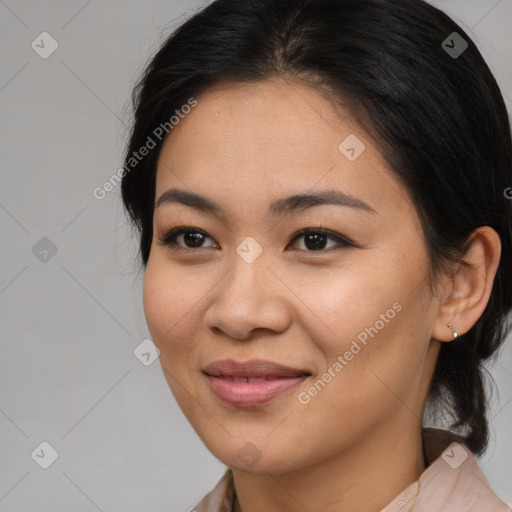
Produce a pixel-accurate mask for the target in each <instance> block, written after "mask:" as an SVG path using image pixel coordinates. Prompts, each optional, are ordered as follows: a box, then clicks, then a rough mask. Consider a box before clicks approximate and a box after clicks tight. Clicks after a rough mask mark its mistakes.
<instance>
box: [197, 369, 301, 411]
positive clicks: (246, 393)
mask: <svg viewBox="0 0 512 512" xmlns="http://www.w3.org/2000/svg"><path fill="white" fill-rule="evenodd" d="M206 377H207V378H208V381H209V382H210V387H211V389H212V391H213V392H214V393H215V395H217V396H218V397H219V398H220V399H221V400H223V401H224V402H227V403H228V404H230V405H234V406H236V407H254V406H257V405H262V404H265V403H267V402H269V401H270V400H272V399H274V398H276V397H277V396H279V395H281V394H282V393H284V392H285V391H288V390H289V389H291V388H294V387H295V386H298V385H299V384H300V383H301V382H303V381H304V380H306V379H307V376H305V375H303V376H301V377H282V378H279V379H274V380H261V381H256V382H233V381H230V380H227V379H222V378H220V377H212V376H211V375H207V376H206Z"/></svg>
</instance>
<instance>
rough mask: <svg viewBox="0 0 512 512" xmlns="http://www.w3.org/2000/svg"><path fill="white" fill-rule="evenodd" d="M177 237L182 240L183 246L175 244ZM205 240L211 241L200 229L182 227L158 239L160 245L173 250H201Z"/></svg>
mask: <svg viewBox="0 0 512 512" xmlns="http://www.w3.org/2000/svg"><path fill="white" fill-rule="evenodd" d="M178 237H180V238H181V239H182V240H183V242H184V243H185V246H182V245H180V244H177V243H176V239H177V238H178ZM205 238H210V239H211V240H213V238H211V237H209V236H208V235H207V234H206V233H205V232H204V231H202V230H201V229H198V228H193V227H184V226H182V227H179V228H174V229H171V230H170V231H168V232H167V233H165V234H164V235H163V236H162V237H160V238H159V241H160V244H161V245H165V246H168V247H171V248H173V249H174V248H178V249H194V248H196V249H197V248H199V249H202V248H203V246H202V245H201V244H202V242H203V241H204V239H205Z"/></svg>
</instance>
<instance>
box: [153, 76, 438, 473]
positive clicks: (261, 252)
mask: <svg viewBox="0 0 512 512" xmlns="http://www.w3.org/2000/svg"><path fill="white" fill-rule="evenodd" d="M197 102H198V103H197V106H195V107H194V108H192V109H190V110H191V111H190V113H188V114H187V115H186V116H185V115H183V114H182V115H183V117H184V118H183V119H181V120H180V122H179V124H178V125H176V126H175V127H174V129H173V130H172V132H171V133H170V135H169V136H168V137H167V139H166V141H165V143H164V145H163V147H162V150H161V153H160V156H159V161H158V168H157V176H156V201H157V202H158V199H160V198H161V197H162V195H163V194H164V193H166V192H167V191H169V190H170V189H176V190H179V191H182V192H184V193H187V194H197V195H200V196H203V197H204V198H207V200H208V201H209V202H210V203H212V204H213V203H214V204H215V205H217V208H218V210H216V211H215V212H213V211H212V210H211V209H210V210H208V209H206V208H199V207H194V206H192V205H190V204H189V205H186V204H184V203H182V202H179V201H177V200H176V195H174V196H173V197H171V194H167V197H166V198H165V197H164V198H162V200H161V201H160V203H159V205H158V206H157V207H156V208H155V214H154V234H153V241H152V246H151V252H150V256H149V261H148V264H147V268H146V272H145V278H144V308H145V314H146V319H147V322H148V326H149V329H150V332H151V335H152V338H153V341H154V343H155V344H156V345H157V347H158V348H159V349H160V363H161V365H162V368H163V370H164V373H165V376H166V378H167V381H168V383H169V385H170V387H171V389H172V392H173V394H174V396H175V397H176V400H177V402H178V404H179V406H180V407H181V409H182V410H183V412H184V414H185V415H186V417H187V419H188V420H189V421H190V423H191V425H192V426H193V428H194V429H195V431H196V432H197V434H198V435H199V436H200V437H201V439H202V440H203V442H204V443H205V444H206V446H207V447H208V448H209V449H210V450H211V452H212V453H213V454H214V455H215V456H216V457H217V458H219V459H220V460H221V461H222V462H224V463H225V464H226V465H228V466H230V467H232V468H234V469H239V470H243V471H249V472H253V473H258V472H266V471H269V470H271V471H272V472H273V473H274V474H278V473H282V472H286V471H291V470H292V469H297V468H302V467H306V466H308V465H311V464H314V463H317V462H320V461H322V460H327V459H328V458H330V457H333V456H335V455H337V454H339V455H342V454H343V453H348V450H349V448H350V449H355V448H356V447H360V446H362V445H363V444H365V443H374V446H375V447H376V446H378V443H379V442H382V441H383V440H384V439H389V437H390V436H393V435H396V434H397V433H400V432H402V431H403V430H404V429H408V428H409V429H419V427H420V426H421V419H422V413H423V407H424V400H425V397H426V394H427V389H428V384H429V381H430V378H431V375H432V371H433V368H434V365H435V359H436V356H437V353H438V349H439V343H438V342H431V334H432V329H433V325H434V323H435V322H436V317H437V312H438V304H437V303H436V301H433V300H432V298H431V296H430V293H429V288H428V282H427V270H428V266H427V254H426V247H425V245H424V241H423V236H422V231H421V227H420V222H419V219H418V216H417V213H416V210H415V207H414V205H413V204H411V202H410V199H409V197H408V195H407V193H406V191H405V189H404V187H403V186H402V185H401V184H400V183H399V182H398V181H397V179H396V178H395V177H394V176H393V174H392V173H391V171H390V170H389V168H388V167H387V164H386V163H385V161H384V159H383V158H382V157H381V155H380V153H379V152H378V150H377V147H376V146H375V145H374V143H372V141H371V139H370V138H369V137H368V136H367V135H366V134H365V133H364V132H362V131H361V129H359V128H358V127H357V125H356V124H355V123H354V122H353V121H352V119H351V118H350V117H347V116H343V115H340V112H339V111H338V112H337V111H336V110H335V109H334V107H333V106H332V105H331V103H330V102H329V101H328V100H327V99H326V98H325V97H324V96H321V95H320V94H318V93H317V92H315V91H313V90H312V89H311V88H308V87H305V86H302V85H298V84H290V83H288V82H286V81H284V80H275V81H267V82H261V83H257V84H229V85H225V86H224V88H220V87H218V88H216V89H210V90H209V91H208V92H206V93H205V94H204V95H201V96H200V97H198V98H197ZM188 110H189V109H186V111H188ZM347 137H348V139H347ZM362 144H364V146H363V145H362ZM327 191H331V192H332V194H331V196H329V195H328V194H327ZM335 193H337V194H338V195H339V197H338V199H340V201H339V203H338V204H335V203H334V202H333V201H327V200H310V201H307V200H304V198H302V199H300V198H299V199H297V200H295V201H293V200H292V201H290V202H287V201H284V199H285V198H287V197H289V196H295V195H301V196H302V195H306V196H313V195H315V196H316V195H321V196H322V197H323V198H324V199H329V198H331V199H332V198H334V196H335ZM276 201H277V202H278V203H277V205H275V206H274V207H273V208H271V207H270V205H271V204H273V203H275V202H276ZM341 203H343V204H341ZM177 227H187V228H188V229H189V231H188V232H186V233H184V234H183V233H182V234H179V233H178V234H177V235H175V236H174V237H168V244H167V245H165V244H162V243H161V242H160V241H159V239H161V238H163V237H164V236H165V235H166V233H167V232H168V231H169V230H171V229H173V228H177ZM306 228H307V229H309V230H310V233H306V234H299V235H297V233H298V232H299V231H301V230H303V229H306ZM319 229H322V230H327V231H328V233H327V234H325V233H318V230H319ZM226 361H227V362H226ZM262 361H263V362H262ZM265 362H266V363H268V364H266V363H265ZM217 363H218V364H217ZM272 363H273V364H274V365H278V366H272ZM245 377H251V380H249V381H248V382H247V379H246V378H245ZM253 378H254V379H256V380H254V381H253V380H252V379H253ZM235 379H236V381H235ZM262 379H265V380H262Z"/></svg>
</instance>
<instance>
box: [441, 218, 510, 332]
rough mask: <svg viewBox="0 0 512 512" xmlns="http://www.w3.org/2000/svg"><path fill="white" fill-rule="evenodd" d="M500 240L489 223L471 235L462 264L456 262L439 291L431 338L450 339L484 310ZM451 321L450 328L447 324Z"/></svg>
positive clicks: (492, 281)
mask: <svg viewBox="0 0 512 512" xmlns="http://www.w3.org/2000/svg"><path fill="white" fill-rule="evenodd" d="M500 256H501V241H500V237H499V235H498V233H496V231H494V229H492V228H491V227H489V226H481V227H479V228H477V229H475V230H474V231H473V233H472V234H471V236H470V238H469V240H468V245H467V251H466V254H465V255H464V256H463V259H464V261H465V263H464V264H462V263H457V264H456V265H455V266H454V270H453V272H452V274H451V276H450V277H447V278H446V280H445V281H443V283H444V285H443V291H442V295H441V298H440V300H441V302H440V305H439V310H438V315H437V319H436V322H435V324H434V329H433V331H432V338H434V339H437V340H439V341H452V340H453V339H454V338H453V332H457V334H458V336H461V335H463V334H464V333H466V332H468V331H469V330H470V329H471V327H473V325H475V323H476V322H477V320H478V319H479V318H480V316H481V315H482V313H483V312H484V310H485V308H486V306H487V303H488V301H489V297H490V296H491V291H492V287H493V283H494V278H495V276H496V272H497V270H498V265H499V262H500ZM450 322H451V323H452V325H453V329H450V327H449V326H448V325H449V323H450Z"/></svg>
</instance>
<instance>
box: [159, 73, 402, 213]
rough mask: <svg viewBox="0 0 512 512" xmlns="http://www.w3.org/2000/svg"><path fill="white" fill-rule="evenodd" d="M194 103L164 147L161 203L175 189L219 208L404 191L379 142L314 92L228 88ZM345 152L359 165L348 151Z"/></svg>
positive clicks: (285, 85) (265, 86)
mask: <svg viewBox="0 0 512 512" xmlns="http://www.w3.org/2000/svg"><path fill="white" fill-rule="evenodd" d="M196 100H197V106H195V107H194V108H193V109H192V110H191V111H190V113H188V114H186V115H184V116H183V119H181V120H180V122H179V124H178V125H176V126H175V127H174V128H173V129H172V131H171V132H170V134H169V135H168V136H167V138H166V140H165V142H164V144H163V146H162V149H161V152H160V155H159V160H158V168H157V181H156V199H158V198H159V197H160V195H161V194H162V193H164V192H165V191H166V190H167V189H169V188H171V187H179V188H182V189H193V190H194V191H196V192H200V193H202V194H203V195H209V196H210V197H211V196H216V197H219V198H221V197H222V198H223V199H221V202H222V201H225V200H227V201H234V200H238V201H253V200H256V198H257V197H259V196H260V195H261V197H262V198H263V197H265V201H264V203H268V202H269V196H275V197H282V196H284V195H289V194H290V193H296V194H298V193H304V192H307V191H314V189H315V188H317V189H328V188H337V189H341V190H343V191H344V192H346V193H350V194H353V195H359V196H366V197H367V198H370V197H371V195H372V189H373V191H374V193H375V195H379V194H380V195H382V193H383V192H384V189H383V181H384V182H387V183H388V186H389V185H390V184H391V185H392V188H394V189H395V192H399V193H401V192H402V191H401V190H400V185H399V184H398V182H397V181H396V178H395V177H394V176H393V175H392V174H391V173H390V171H389V169H387V163H386V162H385V160H384V159H383V158H382V156H381V154H380V153H379V151H378V148H377V147H376V145H374V143H373V141H372V140H371V139H370V138H369V137H368V136H367V135H366V134H365V133H364V132H363V131H362V130H361V129H360V128H359V127H358V126H357V124H356V123H355V121H354V120H353V119H352V118H351V116H350V115H348V113H347V112H343V111H342V110H340V109H337V108H335V107H334V105H333V103H332V102H331V101H329V99H328V98H326V96H325V95H322V94H319V93H317V92H315V91H314V90H313V89H312V88H311V87H306V86H304V85H300V84H297V83H291V82H288V81H286V80H273V81H267V82H258V83H250V84H246V83H244V84H238V83H236V84H223V85H219V86H217V87H215V88H213V89H209V90H207V91H206V92H205V93H203V94H201V95H200V96H198V97H197V98H196ZM346 141H348V142H346ZM340 144H341V146H340ZM347 146H352V147H353V148H354V149H355V151H356V154H355V156H356V158H355V159H354V158H353V156H354V152H352V153H348V156H350V157H351V158H347V154H346V153H344V152H343V151H346V149H347ZM348 149H351V148H350V147H349V148H348ZM391 192H392V191H391ZM376 199H377V198H376ZM369 201H371V200H369ZM262 204H263V203H262ZM265 211H266V208H265Z"/></svg>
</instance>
